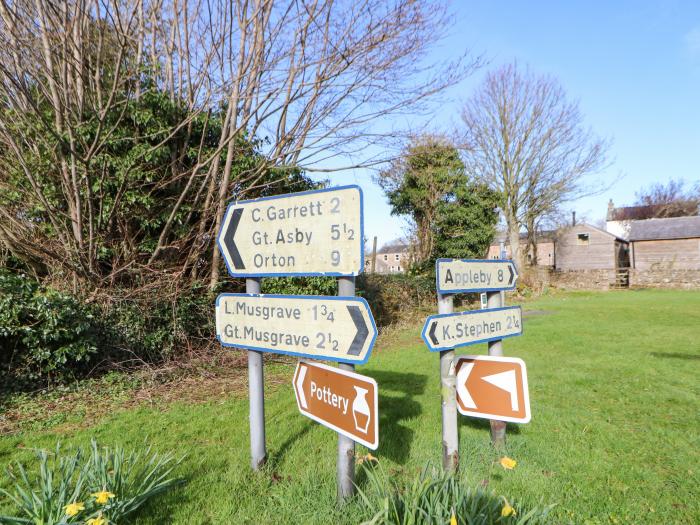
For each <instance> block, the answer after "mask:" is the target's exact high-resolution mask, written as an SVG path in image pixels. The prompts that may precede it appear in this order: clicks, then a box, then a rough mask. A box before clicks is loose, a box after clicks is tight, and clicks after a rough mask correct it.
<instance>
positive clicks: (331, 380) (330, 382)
mask: <svg viewBox="0 0 700 525" xmlns="http://www.w3.org/2000/svg"><path fill="white" fill-rule="evenodd" d="M292 384H293V386H294V393H295V394H296V398H297V406H298V407H299V411H300V412H301V413H302V414H304V415H305V416H307V417H310V418H311V419H313V420H314V421H317V422H318V423H321V424H322V425H323V426H326V427H328V428H330V429H332V430H335V431H336V432H340V433H341V434H343V435H344V436H346V437H349V438H350V439H352V440H354V441H357V442H358V443H362V444H363V445H365V446H367V447H369V448H371V449H372V450H375V449H376V448H377V447H378V446H379V408H378V404H377V382H376V381H375V380H374V379H372V378H371V377H367V376H363V375H360V374H356V373H354V372H348V371H346V370H340V369H339V368H334V367H332V366H326V365H322V364H319V363H309V362H306V361H301V362H299V364H298V365H297V370H296V373H295V374H294V380H293V381H292Z"/></svg>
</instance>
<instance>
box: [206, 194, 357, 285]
mask: <svg viewBox="0 0 700 525" xmlns="http://www.w3.org/2000/svg"><path fill="white" fill-rule="evenodd" d="M362 219H363V217H362V190H361V189H360V187H359V186H343V187H339V188H329V189H323V190H317V191H306V192H300V193H293V194H288V195H277V196H274V197H265V198H263V199H256V200H249V201H239V202H234V203H232V204H230V205H229V207H228V208H227V210H226V215H225V216H224V222H223V225H222V228H221V232H220V233H219V237H218V239H217V241H218V244H219V248H220V250H221V253H222V255H223V257H224V260H225V261H226V267H227V268H228V271H229V274H231V276H233V277H271V276H281V275H332V276H352V275H358V274H359V273H360V272H361V271H362V264H363V259H364V253H363V250H364V243H363V234H364V232H363V222H362Z"/></svg>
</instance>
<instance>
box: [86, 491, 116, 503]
mask: <svg viewBox="0 0 700 525" xmlns="http://www.w3.org/2000/svg"><path fill="white" fill-rule="evenodd" d="M91 496H92V497H93V498H95V503H97V504H98V505H104V504H105V503H107V502H108V501H109V500H110V499H112V498H113V497H114V494H113V493H112V492H109V491H107V490H101V491H100V492H95V493H94V494H91Z"/></svg>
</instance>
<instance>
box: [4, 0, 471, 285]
mask: <svg viewBox="0 0 700 525" xmlns="http://www.w3.org/2000/svg"><path fill="white" fill-rule="evenodd" d="M448 22H449V16H448V12H447V7H446V2H444V1H443V0H435V1H432V2H427V1H422V0H396V1H393V2H385V1H383V0H359V1H358V0H313V1H312V0H67V1H65V2H53V1H51V0H32V1H30V0H15V1H11V0H0V109H1V110H2V111H0V149H1V150H2V155H0V157H1V158H0V164H2V165H0V170H3V171H2V172H0V191H7V192H10V191H16V190H17V187H18V182H17V180H16V179H13V180H9V178H8V177H9V175H6V173H10V172H12V173H13V175H12V176H13V177H15V176H16V175H14V174H17V173H19V174H20V175H17V176H19V177H20V178H21V179H22V180H21V182H20V183H19V187H20V188H21V191H22V196H21V198H19V199H16V200H15V201H13V202H14V204H13V206H12V207H10V206H5V207H3V208H2V209H0V243H2V244H4V245H5V246H6V247H7V248H8V249H9V250H10V251H12V252H13V253H15V254H17V255H18V256H20V257H23V258H24V259H25V260H28V261H32V260H39V261H42V262H43V264H44V266H45V267H48V268H59V269H61V271H63V272H68V273H69V274H72V275H74V276H77V277H78V278H80V279H87V280H88V281H90V282H92V283H94V284H97V285H99V283H104V282H108V283H111V282H113V280H114V278H115V275H119V274H122V273H123V272H134V271H138V272H139V275H140V276H141V277H142V278H144V279H148V278H150V277H149V276H152V275H155V274H156V273H158V272H162V271H166V272H169V273H170V274H171V275H174V276H176V277H177V278H180V277H183V276H185V275H189V276H191V277H192V278H202V277H203V276H205V275H206V276H207V277H208V278H209V283H210V285H211V286H214V285H215V284H216V283H217V282H218V280H219V268H220V260H219V252H218V250H216V249H215V248H214V238H215V234H216V232H217V231H218V229H219V228H220V226H221V221H222V217H223V213H224V210H225V207H226V204H227V203H228V201H229V200H230V199H240V198H245V197H246V196H249V195H255V194H259V193H260V192H262V191H266V190H265V188H267V187H269V186H270V185H273V184H274V183H275V181H276V180H278V181H281V180H284V179H285V177H286V174H287V173H289V172H293V171H296V172H298V171H300V170H306V171H326V170H329V169H331V168H329V166H330V165H331V164H332V166H333V168H332V169H342V168H345V167H357V166H368V165H373V164H375V163H379V162H383V161H385V160H386V158H369V157H367V156H366V155H365V154H364V152H365V151H367V146H369V145H373V144H382V143H384V141H386V140H389V139H390V138H391V135H396V134H397V133H398V134H400V133H401V131H400V130H396V129H393V130H391V131H390V132H389V131H382V130H381V129H380V127H378V126H376V123H377V122H379V121H381V120H382V119H384V118H386V117H388V116H389V115H392V114H399V113H405V112H411V113H415V112H418V111H422V110H425V109H426V107H428V106H427V104H429V103H430V102H431V101H434V99H435V97H436V96H437V95H439V94H440V93H442V92H443V91H444V89H445V88H447V87H448V86H451V85H453V84H454V83H455V82H457V81H459V80H461V79H462V78H464V77H465V76H466V75H468V74H469V73H470V72H471V71H472V70H473V68H474V67H475V66H476V65H478V59H476V60H474V59H470V58H469V56H468V55H467V54H466V53H465V54H463V55H461V56H458V57H456V58H455V60H454V61H451V62H449V63H445V64H442V65H435V64H429V65H422V64H423V61H422V59H423V58H425V56H426V54H427V52H428V51H429V50H430V49H431V46H432V45H433V44H434V43H436V42H437V41H439V40H440V38H441V37H442V35H443V34H444V30H445V28H446V27H447V26H448V25H449V24H448ZM159 94H165V95H166V98H167V99H168V101H169V104H170V106H169V107H168V108H167V111H169V112H170V113H169V115H170V116H169V120H168V121H167V125H165V126H164V127H163V128H161V129H158V130H156V131H151V132H148V133H146V132H144V133H143V134H141V135H139V136H122V135H121V134H120V129H121V128H120V125H121V123H123V121H124V120H125V119H127V120H130V119H135V120H138V118H139V116H138V114H135V113H134V111H133V108H134V104H135V103H138V102H139V101H142V100H146V99H148V97H154V96H158V95H159ZM164 111H165V110H164ZM139 124H140V122H139ZM212 128H217V129H219V131H220V132H219V133H218V135H217V136H218V139H217V142H216V144H214V145H211V144H208V143H207V140H206V137H207V136H208V135H209V133H208V131H209V130H210V129H212ZM244 142H247V143H248V144H249V143H251V142H252V143H255V144H256V147H257V148H258V149H259V150H260V152H261V158H260V159H259V162H255V163H253V164H252V165H250V166H241V165H240V163H239V162H238V159H239V158H240V155H241V154H242V151H243V150H245V147H246V146H245V145H244V144H243V143H244ZM115 144H116V146H115ZM119 145H125V146H126V145H129V147H130V150H129V151H130V153H129V155H128V156H125V157H124V158H123V159H121V161H120V163H119V166H118V169H119V170H120V171H119V173H120V177H121V178H120V181H121V182H120V183H119V187H118V188H117V189H116V193H115V194H109V193H108V192H106V191H103V190H104V188H105V187H106V186H108V185H109V184H111V183H112V182H113V181H112V180H110V175H109V174H110V173H111V172H110V171H109V170H110V169H116V168H114V167H113V166H108V165H107V164H106V161H105V155H106V153H107V152H111V153H114V150H118V149H119ZM110 148H111V149H110ZM164 149H165V150H168V152H169V153H168V159H167V161H165V162H164V163H163V164H164V165H165V166H166V168H167V169H166V170H165V171H166V174H165V175H163V174H159V175H158V177H159V179H158V180H150V179H149V177H148V176H144V177H142V178H141V179H139V180H137V181H134V178H133V177H130V176H129V173H130V172H134V171H136V170H139V169H141V167H142V165H143V163H144V159H151V158H153V157H157V156H158V155H161V153H162V151H163V150H164ZM337 157H341V158H342V159H347V163H346V164H343V163H342V162H341V161H338V160H334V161H333V162H332V163H331V159H335V158H337ZM158 158H160V157H158ZM29 159H34V160H36V159H40V162H38V161H37V162H35V161H34V160H32V161H31V162H30V161H29ZM5 168H7V169H5ZM274 174H278V175H274ZM143 179H148V181H147V183H146V182H144V180H143ZM145 184H148V186H147V192H148V193H149V194H151V195H156V194H157V192H161V194H162V193H164V194H166V195H167V197H166V198H165V205H166V209H165V211H164V214H163V220H162V221H158V223H157V228H158V231H157V232H156V238H157V242H156V243H155V246H150V245H148V246H144V244H143V243H141V242H139V239H140V237H139V235H141V234H142V232H141V231H140V230H138V231H134V229H133V228H132V227H130V226H129V225H128V224H126V223H125V222H124V221H121V220H120V219H119V217H120V214H127V215H128V206H129V202H128V201H129V199H130V198H132V196H133V195H132V194H133V191H135V190H136V189H139V190H143V188H144V185H145ZM8 194H9V193H8ZM20 202H21V203H22V204H18V203H20ZM24 203H28V204H27V206H25V204H24ZM29 208H32V209H34V210H36V209H40V210H41V215H42V217H41V219H40V221H39V222H37V220H36V218H33V217H29V216H28V213H27V211H26V210H27V209H29ZM149 227H156V226H149ZM183 231H184V232H186V233H184V234H183V233H182V232H183ZM47 232H50V233H47ZM105 239H118V242H117V241H115V242H113V243H112V245H111V247H110V249H109V250H107V251H105V250H102V248H101V247H102V246H103V242H104V240H105ZM105 257H111V261H110V262H109V264H106V263H105Z"/></svg>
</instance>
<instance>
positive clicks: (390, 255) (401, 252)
mask: <svg viewBox="0 0 700 525" xmlns="http://www.w3.org/2000/svg"><path fill="white" fill-rule="evenodd" d="M411 260H412V255H411V247H410V245H409V244H407V243H403V242H398V241H394V242H390V243H388V244H385V245H384V246H382V247H381V248H380V249H379V250H377V263H376V267H375V270H374V271H375V272H376V273H403V272H405V271H406V270H408V268H409V266H410V265H411ZM365 271H366V272H371V271H372V253H369V254H366V257H365Z"/></svg>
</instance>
